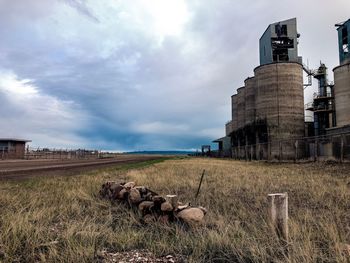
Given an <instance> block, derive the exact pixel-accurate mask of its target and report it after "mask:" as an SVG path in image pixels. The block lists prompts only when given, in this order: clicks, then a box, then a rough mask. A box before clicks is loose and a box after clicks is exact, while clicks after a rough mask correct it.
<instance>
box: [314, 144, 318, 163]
mask: <svg viewBox="0 0 350 263" xmlns="http://www.w3.org/2000/svg"><path fill="white" fill-rule="evenodd" d="M317 156H318V140H315V144H314V162H316V161H317Z"/></svg>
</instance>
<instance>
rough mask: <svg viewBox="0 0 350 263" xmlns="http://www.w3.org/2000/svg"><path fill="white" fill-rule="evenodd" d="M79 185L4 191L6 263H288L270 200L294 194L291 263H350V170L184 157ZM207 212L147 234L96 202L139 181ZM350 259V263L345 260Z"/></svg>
mask: <svg viewBox="0 0 350 263" xmlns="http://www.w3.org/2000/svg"><path fill="white" fill-rule="evenodd" d="M130 168H131V169H129V170H126V169H121V170H120V169H118V170H117V169H108V170H104V171H100V172H98V173H90V174H84V175H80V176H77V177H56V178H40V179H30V180H26V181H21V182H1V184H0V213H1V214H0V231H1V232H0V233H1V234H0V261H3V262H36V261H49V262H61V261H62V262H93V261H95V259H96V258H95V256H96V252H97V251H99V250H102V249H104V248H106V249H108V250H109V251H128V250H132V249H148V250H150V251H152V252H153V253H155V254H157V255H165V254H169V253H170V254H174V253H175V254H181V255H185V256H186V257H187V258H188V260H189V261H192V262H286V260H287V256H286V253H285V251H286V250H285V248H284V247H283V246H282V245H281V244H280V243H279V242H278V239H277V238H276V237H275V235H274V234H272V233H271V231H270V229H269V226H268V224H267V222H266V209H267V202H266V201H267V198H266V197H267V194H269V193H274V192H288V194H289V213H290V221H289V226H290V244H289V260H290V262H349V257H348V255H346V253H344V252H343V251H342V248H341V244H342V243H350V169H349V168H350V167H349V166H348V165H326V164H266V163H259V162H238V161H232V160H215V159H181V160H168V161H165V162H161V163H154V162H153V164H151V165H149V166H147V167H138V168H135V167H130ZM203 169H206V171H207V173H206V177H205V179H204V181H203V185H202V189H201V193H200V196H199V198H198V200H197V204H199V205H203V206H205V207H206V208H208V210H209V213H208V214H207V217H206V225H205V226H204V227H201V228H198V229H193V230H191V231H186V230H184V229H182V228H181V227H180V226H175V225H172V226H163V225H160V224H155V225H152V226H142V225H140V224H139V222H138V217H137V215H135V214H133V213H132V212H131V211H129V210H128V209H126V208H125V207H124V206H123V205H118V204H114V205H111V204H110V203H109V202H108V201H105V200H101V199H100V198H99V197H98V190H99V189H100V186H101V184H102V183H103V182H104V181H106V180H117V181H118V180H120V181H123V180H134V181H136V182H137V183H138V184H139V185H146V186H148V187H149V188H151V189H152V190H154V191H156V192H159V193H161V194H164V195H165V194H169V193H171V194H178V195H179V198H180V200H181V201H184V202H186V201H191V202H193V201H194V195H195V192H196V189H197V187H198V183H199V178H200V175H201V172H202V170H203ZM347 257H348V258H347Z"/></svg>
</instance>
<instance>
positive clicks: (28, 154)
mask: <svg viewBox="0 0 350 263" xmlns="http://www.w3.org/2000/svg"><path fill="white" fill-rule="evenodd" d="M116 155H117V154H116V153H110V152H103V151H99V150H86V149H75V150H72V149H51V148H30V147H27V148H24V147H23V148H16V147H14V148H9V147H0V158H1V159H2V160H7V159H26V160H34V159H41V160H42V159H50V160H73V159H101V158H113V157H116Z"/></svg>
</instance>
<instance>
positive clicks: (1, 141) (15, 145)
mask: <svg viewBox="0 0 350 263" xmlns="http://www.w3.org/2000/svg"><path fill="white" fill-rule="evenodd" d="M27 142H31V141H30V140H23V139H14V138H0V158H1V159H24V156H25V151H26V143H27Z"/></svg>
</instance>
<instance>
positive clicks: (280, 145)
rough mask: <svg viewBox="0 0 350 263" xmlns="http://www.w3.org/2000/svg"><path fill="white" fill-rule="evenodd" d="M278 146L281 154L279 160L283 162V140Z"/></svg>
mask: <svg viewBox="0 0 350 263" xmlns="http://www.w3.org/2000/svg"><path fill="white" fill-rule="evenodd" d="M278 147H279V156H278V159H279V161H280V162H281V161H282V142H281V141H279V142H278Z"/></svg>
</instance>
